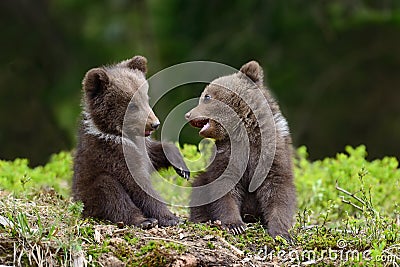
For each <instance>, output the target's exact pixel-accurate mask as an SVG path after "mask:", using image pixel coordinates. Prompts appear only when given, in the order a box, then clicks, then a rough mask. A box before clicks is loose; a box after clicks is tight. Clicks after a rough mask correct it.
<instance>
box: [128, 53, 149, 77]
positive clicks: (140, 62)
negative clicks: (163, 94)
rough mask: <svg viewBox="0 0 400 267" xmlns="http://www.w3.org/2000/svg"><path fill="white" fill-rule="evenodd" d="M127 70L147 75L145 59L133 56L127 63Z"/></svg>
mask: <svg viewBox="0 0 400 267" xmlns="http://www.w3.org/2000/svg"><path fill="white" fill-rule="evenodd" d="M127 65H128V68H131V69H138V70H140V71H141V72H143V73H144V74H146V73H147V59H146V58H145V57H142V56H134V57H133V58H132V59H131V60H129V61H128V63H127Z"/></svg>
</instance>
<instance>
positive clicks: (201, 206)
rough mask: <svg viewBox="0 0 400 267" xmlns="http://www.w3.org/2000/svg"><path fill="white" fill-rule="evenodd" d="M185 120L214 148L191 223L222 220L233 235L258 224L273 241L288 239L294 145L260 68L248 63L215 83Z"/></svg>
mask: <svg viewBox="0 0 400 267" xmlns="http://www.w3.org/2000/svg"><path fill="white" fill-rule="evenodd" d="M185 117H186V119H187V120H188V121H189V123H190V124H191V125H192V126H194V127H196V128H201V130H200V132H199V134H200V135H201V136H202V137H206V138H212V139H215V146H216V151H215V158H214V159H213V161H212V162H211V164H210V166H208V167H207V169H206V171H205V172H203V173H201V174H200V175H198V176H197V177H196V178H195V180H194V182H193V192H192V196H191V208H190V220H191V221H193V222H207V221H217V220H218V221H220V222H221V223H222V227H224V228H225V229H228V230H229V231H231V232H232V233H234V234H240V233H242V232H244V231H245V229H246V225H245V222H255V221H260V222H261V223H262V224H263V226H265V227H266V228H267V229H268V233H269V234H270V235H271V236H272V237H274V238H275V237H276V236H277V235H280V236H282V237H284V238H286V239H288V240H290V239H291V238H290V235H289V233H288V230H289V228H290V227H291V226H292V224H293V216H294V213H295V209H296V190H295V186H294V183H293V170H292V168H293V167H292V159H291V158H292V145H291V143H292V142H291V137H290V133H289V128H288V125H287V122H286V120H285V118H284V117H283V115H282V114H281V111H280V109H279V106H278V104H277V102H276V101H275V100H274V98H273V97H272V95H271V93H270V92H269V90H268V89H267V88H266V87H265V86H264V82H263V70H262V68H261V67H260V65H259V64H258V63H257V62H255V61H250V62H249V63H247V64H245V65H243V66H242V67H241V69H240V71H238V72H237V73H234V74H232V75H228V76H224V77H221V78H218V79H216V80H214V81H213V82H211V83H210V84H209V85H208V86H207V87H206V88H205V90H204V91H203V93H202V94H201V97H200V100H199V103H198V105H197V106H196V107H195V108H193V109H192V110H191V111H189V112H188V113H187V114H186V115H185ZM263 142H264V143H263ZM271 144H272V145H271ZM263 148H265V149H263ZM257 168H259V169H257ZM218 178H223V179H221V181H222V182H219V180H218ZM207 186H208V187H207ZM201 187H204V188H205V189H204V190H199V191H196V189H197V188H201ZM225 188H228V189H227V190H226V189H225ZM217 194H219V195H217Z"/></svg>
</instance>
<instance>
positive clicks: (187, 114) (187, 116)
mask: <svg viewBox="0 0 400 267" xmlns="http://www.w3.org/2000/svg"><path fill="white" fill-rule="evenodd" d="M190 115H191V114H190V112H188V113H186V114H185V118H186V119H187V120H189V118H190Z"/></svg>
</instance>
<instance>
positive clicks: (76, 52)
mask: <svg viewBox="0 0 400 267" xmlns="http://www.w3.org/2000/svg"><path fill="white" fill-rule="evenodd" d="M0 20H1V23H0V29H1V31H0V33H1V42H0V47H1V56H0V101H1V102H0V125H1V128H0V129H1V130H0V158H2V159H14V158H15V157H25V158H29V159H30V161H31V163H32V165H36V164H40V163H44V162H46V161H47V160H48V158H49V156H50V154H51V153H55V152H58V151H60V150H70V149H72V148H73V147H74V145H75V142H76V136H75V135H76V128H77V124H78V123H77V122H78V118H79V113H80V97H81V80H82V78H83V76H84V74H85V72H86V71H87V70H88V69H90V68H92V67H96V66H99V65H103V64H107V63H113V62H117V61H120V60H123V59H126V58H129V57H131V56H133V55H135V54H140V55H144V56H146V57H147V59H148V62H149V75H148V76H149V77H150V76H151V75H152V74H154V73H156V72H158V71H160V70H162V69H163V68H166V67H169V66H171V65H173V64H176V63H181V62H185V61H193V60H210V61H216V62H221V63H224V64H227V65H230V66H233V67H235V68H240V66H241V65H242V64H244V63H246V62H247V61H249V60H251V59H256V60H257V61H259V62H260V63H261V65H262V66H263V67H264V70H265V72H266V76H267V84H268V86H269V87H270V88H271V89H272V90H273V92H274V94H275V95H276V96H277V98H278V99H279V101H280V104H281V107H282V109H283V112H284V113H285V115H286V117H287V118H288V121H289V125H290V126H291V130H292V132H293V138H294V143H295V145H296V146H298V145H303V144H304V145H306V146H307V147H308V150H309V153H310V157H311V158H312V159H315V158H321V157H325V156H332V155H335V154H336V152H338V151H342V150H343V149H344V147H345V145H347V144H349V145H353V146H357V145H359V144H366V145H367V147H368V150H369V157H370V158H375V157H382V156H383V155H394V156H396V157H398V158H400V142H399V137H400V103H399V102H400V90H399V89H400V88H399V87H400V86H399V85H400V0H381V1H379V0H377V1H370V0H331V1H305V0H303V1H301V0H286V1H278V0H275V1H274V0H246V1H245V0H241V1H238V0H231V1H226V0H224V1H204V0H192V1H186V0H163V1H161V0H141V1H139V0H136V1H128V0H104V1H94V0H87V1H82V0H34V1H33V0H30V1H29V0H2V1H0ZM203 87H204V85H202V86H193V87H192V88H193V89H192V90H187V89H186V90H177V91H176V92H175V93H172V94H168V95H166V96H165V99H163V101H164V102H166V103H168V105H160V107H157V109H156V110H155V111H156V114H157V115H158V116H159V117H160V119H161V120H163V118H164V117H165V115H166V114H167V113H168V108H169V106H174V105H176V104H178V103H180V102H181V101H183V100H186V99H188V98H190V97H197V96H198V95H199V94H200V92H201V91H202V88H203ZM150 90H151V89H150ZM167 106H168V107H167ZM197 131H198V130H196V129H190V128H188V129H184V131H183V132H182V135H181V137H180V142H182V143H186V142H187V143H196V142H198V140H199V138H198V136H197Z"/></svg>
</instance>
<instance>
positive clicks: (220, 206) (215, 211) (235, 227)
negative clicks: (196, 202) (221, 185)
mask: <svg viewBox="0 0 400 267" xmlns="http://www.w3.org/2000/svg"><path fill="white" fill-rule="evenodd" d="M209 207H210V210H209V212H211V217H212V220H214V221H215V220H219V221H221V224H222V227H223V228H224V229H227V230H228V231H229V232H231V233H233V234H235V235H236V234H241V233H243V232H244V231H245V230H246V225H245V224H244V222H243V220H242V217H241V216H240V208H239V205H238V201H237V199H236V197H235V196H234V195H233V193H232V192H229V193H227V194H226V195H225V196H223V197H222V198H220V199H218V200H216V201H214V202H213V203H211V204H209Z"/></svg>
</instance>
